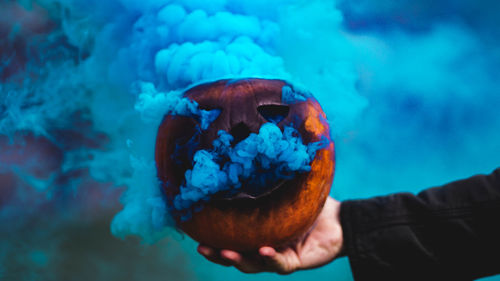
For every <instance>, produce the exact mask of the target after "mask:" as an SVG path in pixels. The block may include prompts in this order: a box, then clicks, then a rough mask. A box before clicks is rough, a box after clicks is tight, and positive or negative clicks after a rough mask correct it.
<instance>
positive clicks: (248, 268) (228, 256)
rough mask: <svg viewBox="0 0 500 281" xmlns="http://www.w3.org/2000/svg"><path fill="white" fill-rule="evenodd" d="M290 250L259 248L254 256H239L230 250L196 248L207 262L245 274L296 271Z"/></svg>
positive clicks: (296, 267) (239, 254)
mask: <svg viewBox="0 0 500 281" xmlns="http://www.w3.org/2000/svg"><path fill="white" fill-rule="evenodd" d="M289 251H291V252H293V250H292V249H287V250H285V251H283V252H277V251H276V250H275V249H274V248H272V247H261V248H260V249H259V251H258V253H256V254H245V255H243V254H241V253H238V252H235V251H231V250H220V251H218V250H215V249H213V248H210V247H207V246H205V245H199V246H198V252H199V253H200V254H201V255H203V256H204V257H205V258H206V259H207V260H209V261H211V262H214V263H217V264H220V265H224V266H234V267H236V268H237V269H238V270H240V271H242V272H245V273H257V272H276V273H279V274H289V273H292V272H293V271H295V270H297V269H298V266H297V263H296V262H295V260H294V259H293V257H292V258H290V256H291V255H293V253H289Z"/></svg>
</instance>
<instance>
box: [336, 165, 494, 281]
mask: <svg viewBox="0 0 500 281" xmlns="http://www.w3.org/2000/svg"><path fill="white" fill-rule="evenodd" d="M341 222H342V227H343V231H344V249H345V253H346V254H347V255H348V257H349V259H350V262H351V267H352V269H353V274H354V277H355V279H356V280H375V279H377V278H385V280H387V279H399V280H409V279H420V280H424V279H427V280H429V278H438V277H439V276H442V277H446V278H447V279H449V278H451V277H452V278H453V280H457V279H458V280H464V279H465V280H470V279H474V278H479V277H482V276H487V275H492V274H496V273H500V262H499V261H500V169H497V170H496V171H495V172H494V173H493V174H491V175H488V176H475V177H472V178H469V179H466V180H462V181H457V182H453V183H450V184H448V185H445V186H443V187H439V188H432V189H428V190H425V191H423V192H421V193H419V194H418V195H416V196H415V195H412V194H409V193H401V194H394V195H389V196H383V197H376V198H372V199H366V200H353V201H346V202H343V203H342V206H341Z"/></svg>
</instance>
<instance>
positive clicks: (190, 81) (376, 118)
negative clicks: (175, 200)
mask: <svg viewBox="0 0 500 281" xmlns="http://www.w3.org/2000/svg"><path fill="white" fill-rule="evenodd" d="M410 2H411V3H410ZM431 2H432V3H431ZM497 6H498V4H497V3H493V1H468V0H461V1H439V2H435V1H427V0H418V1H399V2H394V3H393V2H391V1H372V0H363V1H356V2H353V1H326V0H314V1H299V0H296V1H293V0H279V1H273V4H272V5H270V4H269V1H263V0H253V1H246V0H216V1H198V0H178V1H174V0H145V1H134V0H113V1H97V0H91V1H82V0H39V1H3V2H2V3H1V4H0V81H1V82H0V185H1V186H0V187H1V189H0V222H1V223H2V225H8V226H9V227H8V229H7V228H2V230H1V231H0V235H1V238H2V239H1V241H2V242H0V260H1V261H2V262H1V263H0V264H2V265H1V267H0V276H1V277H5V278H6V279H12V278H10V277H12V276H16V278H17V277H19V279H21V280H32V279H34V278H35V277H36V276H42V275H37V274H41V273H42V272H50V273H53V274H54V276H55V277H54V276H48V275H47V277H46V278H45V279H72V277H74V276H70V277H68V276H69V275H68V274H69V273H68V270H67V269H65V270H63V269H64V268H68V266H70V265H69V264H68V263H67V262H66V263H65V262H62V261H61V260H73V259H76V258H77V257H78V256H80V257H81V255H78V254H80V253H82V251H84V249H82V248H78V247H76V248H72V246H73V247H74V246H75V245H79V243H84V244H85V243H89V244H90V245H94V247H87V249H93V250H91V251H90V250H89V251H87V252H86V253H87V256H86V257H87V258H86V259H83V258H81V260H80V261H81V263H79V264H84V265H88V266H90V265H92V267H88V268H94V269H96V270H94V271H97V270H100V271H99V276H98V277H96V278H97V279H103V280H104V279H105V280H109V279H120V280H121V279H123V275H120V272H122V271H123V269H127V270H129V269H131V268H136V269H137V271H134V272H131V271H129V272H128V275H127V276H137V275H134V274H139V275H140V274H144V272H149V275H150V276H144V275H141V278H142V277H144V278H142V279H149V280H155V279H160V278H162V280H164V278H168V277H165V276H173V277H171V278H173V280H188V279H191V278H192V279H199V278H201V277H200V276H202V277H203V278H204V279H206V280H218V276H220V274H223V276H224V279H233V280H238V279H240V278H245V280H248V279H252V278H256V279H257V278H260V277H259V276H257V277H253V276H245V277H242V275H239V274H238V273H236V271H232V270H230V269H222V268H218V267H217V268H216V267H213V268H212V267H208V266H207V264H206V263H202V262H201V261H199V260H197V258H196V257H190V259H191V260H193V264H192V265H191V266H190V268H191V270H192V271H194V273H193V274H195V275H196V277H193V276H192V275H191V274H188V273H186V271H185V270H184V269H185V263H183V262H180V261H182V260H183V258H182V257H183V255H182V254H179V253H181V252H182V253H183V252H188V251H186V250H185V249H182V250H181V249H179V246H176V245H178V244H176V242H168V243H167V242H165V241H170V239H168V236H169V235H170V234H171V232H172V229H171V228H169V227H168V226H169V225H172V222H171V220H170V218H169V216H168V215H166V213H167V210H166V209H165V208H166V207H165V204H164V201H163V197H162V194H161V192H160V190H159V188H158V180H157V179H156V176H155V175H156V172H155V168H154V167H155V166H154V159H153V150H154V140H155V134H156V130H157V128H158V125H159V123H160V122H161V120H162V117H163V115H164V114H165V113H167V112H170V113H171V114H191V115H194V116H196V117H197V118H199V120H200V121H201V120H205V124H209V123H210V120H213V118H215V117H216V115H217V112H215V111H207V112H205V111H202V110H200V109H198V108H197V105H196V104H195V103H193V102H191V101H187V100H183V99H182V97H181V93H182V92H183V91H184V90H185V89H187V88H189V87H191V86H193V85H196V84H199V83H203V82H207V81H213V80H216V79H222V78H243V77H260V78H279V79H285V80H288V81H290V82H291V83H293V84H300V85H302V87H303V88H305V89H307V90H308V91H310V92H312V93H313V94H314V96H315V97H316V99H317V100H318V101H319V102H320V104H321V105H322V107H323V109H324V111H325V112H326V114H327V116H328V120H329V121H330V124H331V128H332V130H333V132H332V134H333V137H334V139H335V140H336V149H337V152H336V157H337V159H336V160H337V165H336V168H337V170H336V173H335V180H334V186H333V188H332V195H333V196H335V197H336V198H338V199H341V200H343V199H349V198H360V197H361V198H362V197H367V196H373V195H382V194H387V193H390V192H397V191H412V192H416V191H419V190H421V189H422V188H426V187H430V186H434V185H439V184H442V183H445V182H447V181H451V180H455V179H458V178H463V177H467V176H470V175H472V174H475V173H487V172H489V171H490V170H492V169H493V168H495V167H497V166H498V159H500V147H499V145H498V143H499V140H500V132H499V131H498V128H499V127H500V115H499V114H498V108H500V96H499V95H498V92H499V91H500V86H499V85H500V84H499V83H498V73H497V72H498V69H499V68H500V48H499V43H500V42H499V41H498V38H500V36H498V28H496V27H497V26H498V21H499V19H500V17H498V12H497V11H498V9H495V7H497ZM283 92H284V93H287V91H286V89H284V91H283ZM290 98H292V99H293V98H294V97H290ZM295 98H297V97H295ZM299 98H300V97H299ZM268 129H270V132H272V131H273V130H272V128H271V127H270V128H268ZM276 133H277V132H276ZM282 133H283V135H285V133H284V132H282ZM283 135H282V138H283ZM226 137H227V136H226ZM278 137H279V136H278ZM228 139H229V138H227V139H226V140H222V139H221V142H222V141H225V142H228V141H229V140H228ZM229 142H230V141H229ZM298 151H299V150H298ZM300 151H302V152H303V151H304V150H303V149H301V150H300ZM211 153H212V152H211V151H205V152H199V154H200V155H202V156H206V157H205V158H207V157H208V158H210V155H212V154H211ZM233 153H234V150H233ZM203 154H204V155H203ZM226 155H230V153H229V152H227V154H226ZM259 155H260V154H259ZM301 155H303V156H304V157H305V158H307V157H310V156H309V154H308V156H307V157H306V155H305V154H303V153H302V154H301ZM202 156H200V157H199V158H202V159H204V158H203V157H202ZM214 159H215V158H214ZM299 159H300V158H299ZM215 162H216V161H215ZM299 162H300V161H299ZM206 163H208V162H206ZM301 163H303V162H301ZM216 164H217V163H216ZM274 164H277V163H274ZM213 167H214V168H217V169H219V171H222V172H224V173H226V174H227V178H228V179H230V178H231V176H232V173H234V172H232V171H230V169H229V168H227V170H224V166H222V167H221V166H220V165H219V166H218V167H217V166H213ZM298 167H300V165H298ZM298 170H300V169H298ZM290 171H293V170H289V172H290ZM193 172H194V170H193ZM193 172H192V173H193ZM237 174H238V175H241V174H239V173H237ZM285 174H286V173H285ZM195 179H196V177H195ZM195 183H196V181H194V182H191V183H189V184H191V185H195ZM189 184H188V185H189ZM188 185H186V186H188ZM203 196H205V195H203ZM118 197H120V199H118ZM118 200H120V202H121V205H119V204H118ZM179 204H180V203H179ZM26 206H29V207H26ZM115 213H117V214H116V215H115V216H114V217H113V214H115ZM40 217H44V218H45V219H43V220H40ZM112 217H113V218H112ZM111 220H112V222H111V231H112V233H113V234H114V235H115V236H118V237H128V236H130V235H135V236H139V237H141V241H146V242H153V241H159V240H161V241H160V242H158V243H157V244H155V245H163V246H154V247H159V248H151V250H144V251H145V252H144V253H146V254H144V255H143V256H140V255H137V254H134V253H137V251H139V250H140V249H142V248H141V247H139V246H137V245H135V244H134V245H135V246H130V245H129V246H126V245H125V244H120V245H118V244H113V243H118V242H113V241H116V239H113V238H112V237H107V238H104V236H105V235H106V234H105V233H106V230H105V229H106V225H108V223H110V221H111ZM36 221H40V223H35V222H36ZM89 229H91V230H96V231H95V233H100V235H98V236H95V237H94V236H88V235H87V237H94V238H92V239H90V240H86V239H85V237H82V236H85V235H83V234H82V233H84V234H88V233H89ZM90 232H92V231H90ZM22 233H30V235H29V237H27V236H26V235H21V234H22ZM165 237H167V238H166V240H165V239H164V238H165ZM162 238H163V240H162ZM126 239H130V238H126ZM72 241H74V243H73V242H72ZM82 241H86V242H82ZM125 241H127V240H125ZM186 243H188V242H186ZM106 245H108V246H109V247H104V248H103V246H106ZM124 245H125V246H124ZM187 245H188V247H189V249H191V248H192V247H193V245H192V244H187ZM122 247H125V248H122ZM99 249H105V250H103V251H105V252H106V253H114V254H116V255H113V257H112V258H109V257H108V258H103V255H104V254H103V252H102V251H99ZM120 249H122V250H123V252H122V251H120ZM158 249H161V251H160V250H158ZM163 253H176V254H172V255H173V257H172V255H171V256H165V255H164V254H163ZM120 256H126V257H127V260H131V259H133V260H135V261H136V263H135V264H133V263H130V262H129V261H126V260H125V259H123V260H120V261H119V262H116V263H114V262H113V260H114V261H116V260H119V257H120ZM165 264H168V265H173V266H169V267H168V269H169V270H168V272H165V271H161V270H160V269H162V268H165V267H164V265H165ZM73 266H74V265H73ZM149 266H154V269H151V267H149ZM103 268H110V270H109V271H107V270H103ZM210 270H214V271H213V272H212V271H210ZM84 271H85V270H83V269H81V268H76V267H75V272H84ZM19 272H23V274H22V275H16V274H17V273H19ZM155 272H158V275H155ZM172 272H175V274H174V275H169V274H171V273H172ZM207 272H208V273H207ZM57 274H59V275H57ZM331 275H335V276H336V277H337V278H338V279H340V280H351V279H352V278H351V277H350V273H349V267H348V264H347V262H346V260H345V259H344V260H341V261H339V262H335V263H334V264H333V265H330V266H328V267H325V268H322V269H318V270H315V271H308V272H302V273H299V274H296V275H291V276H287V278H288V279H289V280H294V279H296V280H303V279H305V278H307V279H311V278H320V279H321V278H325V277H327V276H328V277H327V278H329V277H331ZM82 276H84V275H83V273H82ZM174 276H175V277H174ZM1 277H0V278H1ZM44 277H45V275H43V277H40V279H44ZM266 278H267V279H269V280H273V279H279V278H281V277H280V276H266ZM87 279H88V278H87ZM139 279H140V278H139Z"/></svg>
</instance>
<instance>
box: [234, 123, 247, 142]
mask: <svg viewBox="0 0 500 281" xmlns="http://www.w3.org/2000/svg"><path fill="white" fill-rule="evenodd" d="M230 133H231V135H232V136H233V137H234V140H233V144H237V143H239V142H240V141H242V140H244V139H246V138H247V137H248V136H249V135H250V128H249V127H248V126H247V125H246V124H245V123H243V122H240V123H238V124H236V125H235V126H234V127H233V128H231V131H230Z"/></svg>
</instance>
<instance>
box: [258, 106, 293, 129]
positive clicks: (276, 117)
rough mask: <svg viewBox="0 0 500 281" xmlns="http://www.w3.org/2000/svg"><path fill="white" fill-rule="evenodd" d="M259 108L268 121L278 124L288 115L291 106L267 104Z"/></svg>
mask: <svg viewBox="0 0 500 281" xmlns="http://www.w3.org/2000/svg"><path fill="white" fill-rule="evenodd" d="M257 110H258V111H259V113H260V115H262V117H264V118H265V119H266V120H267V121H269V122H272V123H274V124H278V123H279V122H281V121H282V120H283V119H285V118H286V117H287V116H288V112H289V111H290V107H289V106H288V105H279V104H267V105H261V106H259V107H257Z"/></svg>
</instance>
